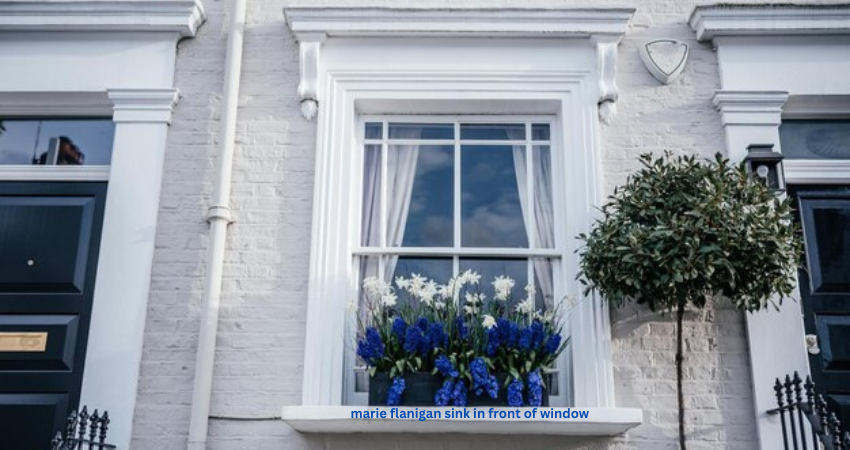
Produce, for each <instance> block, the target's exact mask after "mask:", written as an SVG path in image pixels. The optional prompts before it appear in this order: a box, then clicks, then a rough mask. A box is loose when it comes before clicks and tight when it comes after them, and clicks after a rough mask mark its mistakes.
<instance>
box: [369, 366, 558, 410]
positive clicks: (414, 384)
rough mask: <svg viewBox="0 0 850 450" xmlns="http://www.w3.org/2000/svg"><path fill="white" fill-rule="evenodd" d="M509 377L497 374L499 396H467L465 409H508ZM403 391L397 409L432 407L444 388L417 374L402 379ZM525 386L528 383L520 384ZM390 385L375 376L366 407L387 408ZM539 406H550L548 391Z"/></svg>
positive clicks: (440, 381)
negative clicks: (507, 381) (473, 407)
mask: <svg viewBox="0 0 850 450" xmlns="http://www.w3.org/2000/svg"><path fill="white" fill-rule="evenodd" d="M508 377H509V375H508V374H506V373H498V374H496V380H497V381H498V383H499V396H498V397H496V398H492V397H490V396H489V395H487V393H486V392H485V393H482V394H481V395H475V393H474V392H469V397H468V401H467V404H466V406H508V393H507V389H506V388H505V387H504V386H505V381H506V380H507V379H508ZM404 382H405V386H406V388H405V390H404V395H403V396H402V399H401V403H400V404H399V406H434V396H435V395H436V394H437V390H439V389H440V386H442V384H443V379H442V377H439V376H436V375H432V374H431V373H429V372H416V373H410V374H407V375H405V376H404ZM523 382H524V384H525V385H526V386H527V385H528V380H527V379H524V380H523ZM391 385H392V379H391V378H390V376H389V374H388V373H387V372H378V373H376V374H375V376H373V377H371V378H370V379H369V406H386V404H387V393H388V392H389V389H390V386H391ZM541 406H549V391H548V390H547V389H546V388H543V403H542V405H541Z"/></svg>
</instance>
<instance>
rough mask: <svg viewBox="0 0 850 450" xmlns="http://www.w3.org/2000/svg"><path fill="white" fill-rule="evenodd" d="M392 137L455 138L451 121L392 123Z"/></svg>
mask: <svg viewBox="0 0 850 450" xmlns="http://www.w3.org/2000/svg"><path fill="white" fill-rule="evenodd" d="M389 134H390V135H389V138H390V139H454V138H455V127H454V125H453V124H451V123H392V122H391V123H390V124H389Z"/></svg>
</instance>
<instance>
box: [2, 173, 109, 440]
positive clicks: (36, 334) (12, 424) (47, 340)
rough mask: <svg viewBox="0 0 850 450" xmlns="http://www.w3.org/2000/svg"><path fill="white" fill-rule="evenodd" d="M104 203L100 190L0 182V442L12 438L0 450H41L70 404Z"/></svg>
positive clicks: (80, 368) (81, 357)
mask: <svg viewBox="0 0 850 450" xmlns="http://www.w3.org/2000/svg"><path fill="white" fill-rule="evenodd" d="M105 199H106V184H105V183H17V182H3V183H0V249H2V251H0V436H3V437H4V439H12V444H13V445H11V446H9V447H8V448H14V449H20V450H29V449H33V450H43V449H47V448H49V443H50V440H51V439H52V437H53V435H54V434H55V433H56V431H58V430H60V429H61V428H62V426H63V424H64V422H65V419H66V418H67V415H68V413H69V412H70V410H71V409H75V408H77V406H78V404H79V400H80V388H81V386H82V380H83V373H84V363H85V353H86V345H87V342H88V329H89V322H90V317H91V308H92V299H93V291H94V282H95V274H96V267H97V257H98V251H99V246H100V231H101V225H102V219H103V209H104V203H105ZM6 443H7V442H5V441H4V442H3V445H0V447H2V448H7V447H6Z"/></svg>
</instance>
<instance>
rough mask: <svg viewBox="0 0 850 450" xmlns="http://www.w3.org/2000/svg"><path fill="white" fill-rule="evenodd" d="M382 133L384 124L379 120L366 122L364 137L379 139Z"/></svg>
mask: <svg viewBox="0 0 850 450" xmlns="http://www.w3.org/2000/svg"><path fill="white" fill-rule="evenodd" d="M383 135H384V125H383V124H382V123H380V122H368V123H366V136H365V137H366V139H381V138H382V137H383Z"/></svg>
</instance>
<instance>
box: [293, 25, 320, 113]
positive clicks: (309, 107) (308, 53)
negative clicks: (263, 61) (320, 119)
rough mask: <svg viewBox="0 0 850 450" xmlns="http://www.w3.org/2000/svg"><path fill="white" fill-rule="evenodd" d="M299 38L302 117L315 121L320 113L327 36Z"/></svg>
mask: <svg viewBox="0 0 850 450" xmlns="http://www.w3.org/2000/svg"><path fill="white" fill-rule="evenodd" d="M297 38H298V45H299V57H300V69H301V80H300V81H299V83H298V97H299V98H300V99H301V115H302V116H304V118H305V119H307V120H313V118H315V117H316V114H317V113H318V111H319V69H320V64H321V56H322V43H323V42H324V41H325V35H324V34H322V33H317V34H312V33H311V34H301V35H299V36H298V37H297Z"/></svg>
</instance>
